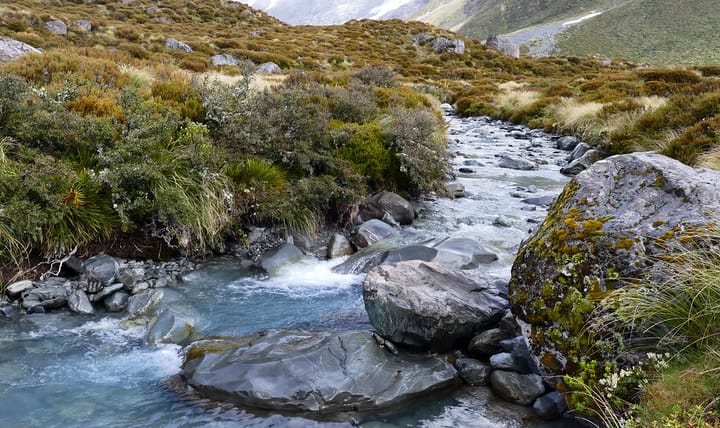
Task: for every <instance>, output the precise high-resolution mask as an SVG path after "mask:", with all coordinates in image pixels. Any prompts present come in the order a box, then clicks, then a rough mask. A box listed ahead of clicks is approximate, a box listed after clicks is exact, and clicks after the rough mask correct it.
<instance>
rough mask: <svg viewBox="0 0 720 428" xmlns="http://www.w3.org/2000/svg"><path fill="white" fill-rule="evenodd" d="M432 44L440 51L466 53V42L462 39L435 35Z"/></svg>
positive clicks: (436, 50)
mask: <svg viewBox="0 0 720 428" xmlns="http://www.w3.org/2000/svg"><path fill="white" fill-rule="evenodd" d="M430 46H431V47H432V48H433V49H435V52H438V53H443V52H451V53H456V54H461V55H462V54H464V53H465V42H464V41H462V40H460V39H448V38H447V37H435V38H433V39H431V40H430Z"/></svg>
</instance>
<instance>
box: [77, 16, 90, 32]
mask: <svg viewBox="0 0 720 428" xmlns="http://www.w3.org/2000/svg"><path fill="white" fill-rule="evenodd" d="M75 26H76V27H77V28H78V29H79V30H80V31H84V32H86V33H89V32H91V31H92V22H90V21H88V20H86V19H79V20H77V21H75Z"/></svg>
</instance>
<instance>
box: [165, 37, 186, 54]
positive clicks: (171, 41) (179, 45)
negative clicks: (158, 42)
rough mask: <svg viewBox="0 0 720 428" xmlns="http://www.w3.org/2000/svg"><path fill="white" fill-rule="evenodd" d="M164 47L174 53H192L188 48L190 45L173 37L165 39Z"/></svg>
mask: <svg viewBox="0 0 720 428" xmlns="http://www.w3.org/2000/svg"><path fill="white" fill-rule="evenodd" d="M165 47H166V48H168V49H172V50H176V51H183V52H185V53H192V51H193V48H192V47H190V45H188V44H187V43H185V42H181V41H180V40H178V39H175V38H173V37H169V38H167V39H165Z"/></svg>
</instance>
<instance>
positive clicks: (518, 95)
mask: <svg viewBox="0 0 720 428" xmlns="http://www.w3.org/2000/svg"><path fill="white" fill-rule="evenodd" d="M539 98H540V94H539V93H538V92H536V91H525V90H520V89H511V90H507V91H505V92H503V93H501V94H499V95H498V96H497V99H496V100H497V104H498V109H500V110H501V111H508V112H510V111H512V110H520V109H524V108H527V107H529V106H530V105H532V104H534V103H535V102H536V101H537V100H538V99H539Z"/></svg>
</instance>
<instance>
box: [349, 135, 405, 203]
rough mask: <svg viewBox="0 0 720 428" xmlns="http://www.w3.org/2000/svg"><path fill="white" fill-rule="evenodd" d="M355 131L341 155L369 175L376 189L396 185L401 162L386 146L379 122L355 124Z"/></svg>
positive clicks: (370, 182) (371, 184)
mask: <svg viewBox="0 0 720 428" xmlns="http://www.w3.org/2000/svg"><path fill="white" fill-rule="evenodd" d="M354 128H355V129H354V133H353V135H352V137H351V138H350V140H349V141H348V142H347V143H346V144H345V146H344V147H343V148H342V149H340V151H339V156H340V157H341V158H343V159H346V160H348V161H349V162H350V163H351V164H352V167H353V169H354V170H355V171H356V172H357V173H359V174H362V175H364V176H365V177H367V179H368V181H369V184H370V187H371V188H372V189H375V190H380V189H383V187H388V186H389V187H395V186H396V185H397V177H398V175H399V168H400V165H399V162H398V159H397V158H396V157H395V156H394V153H393V152H392V151H391V150H390V149H389V148H388V147H386V144H385V141H384V140H385V138H384V136H383V130H382V128H381V127H380V125H378V124H377V123H368V124H365V125H362V126H355V127H354Z"/></svg>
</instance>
